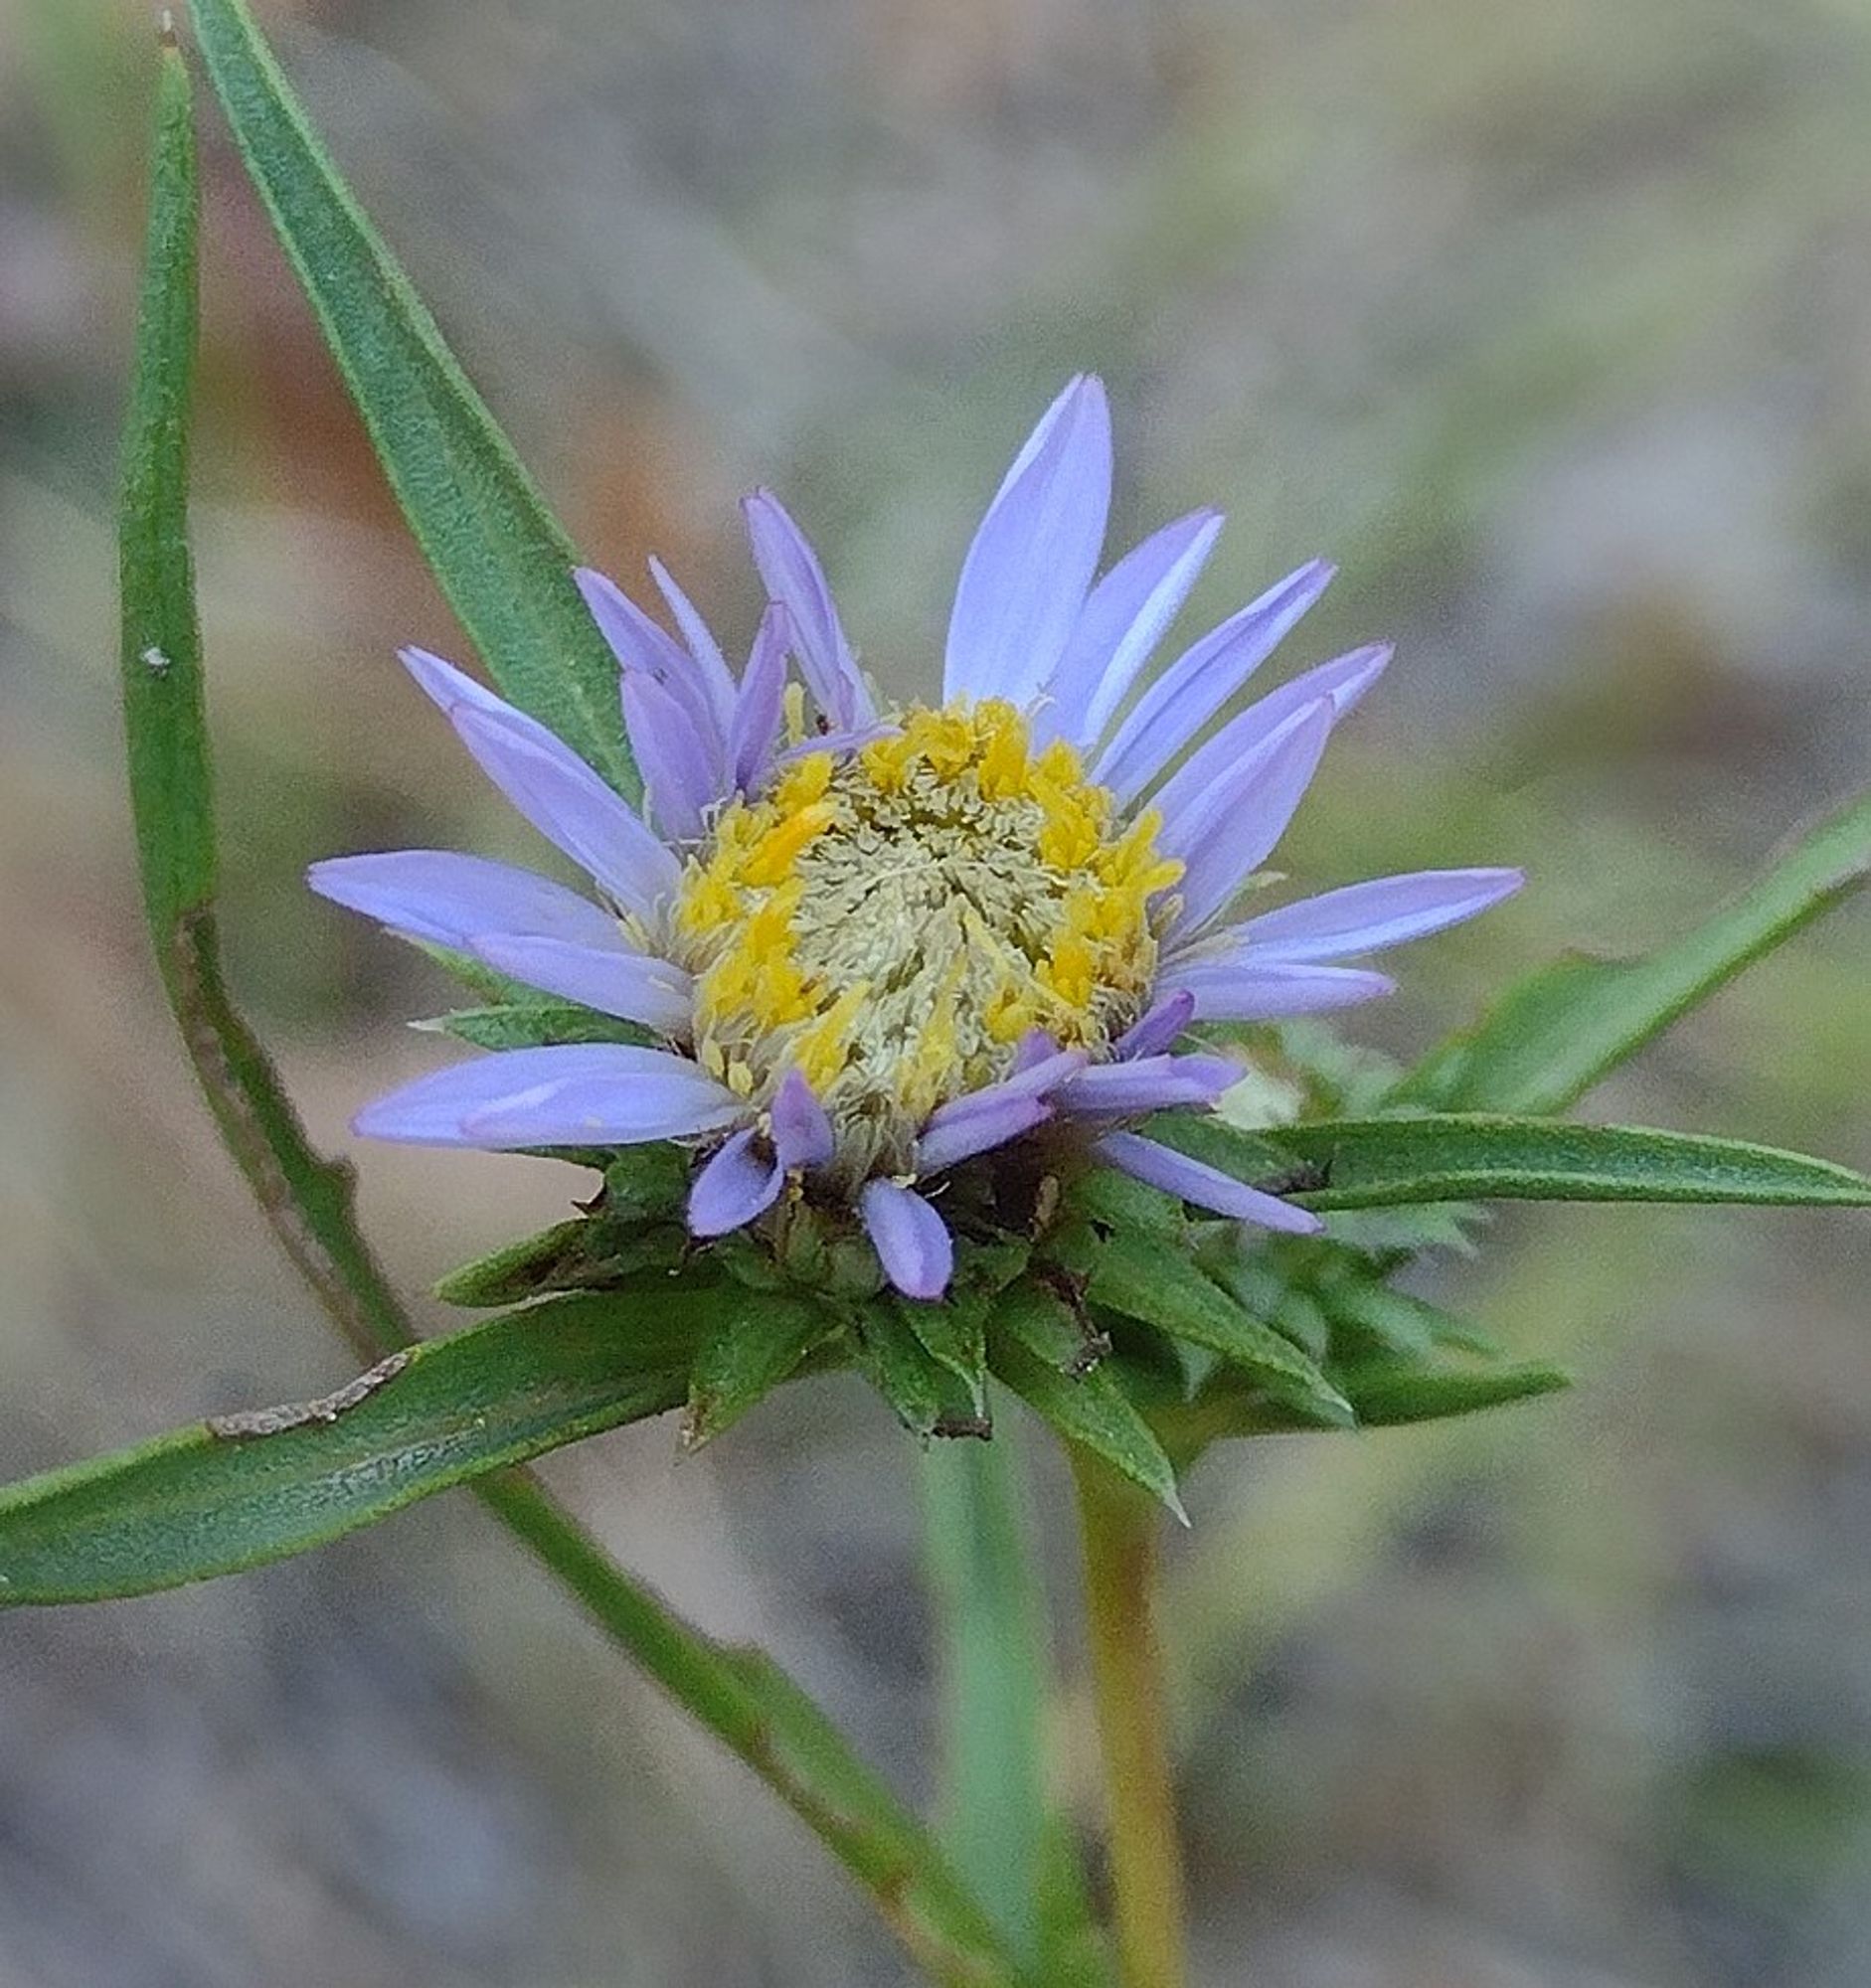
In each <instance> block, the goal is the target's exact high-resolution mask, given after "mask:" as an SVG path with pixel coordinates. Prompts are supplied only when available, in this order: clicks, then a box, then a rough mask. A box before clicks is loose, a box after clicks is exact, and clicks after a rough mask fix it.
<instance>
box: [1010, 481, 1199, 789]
mask: <svg viewBox="0 0 1871 1988" xmlns="http://www.w3.org/2000/svg"><path fill="white" fill-rule="evenodd" d="M1221 528H1222V518H1221V513H1220V512H1219V511H1191V512H1190V513H1189V515H1188V516H1187V517H1186V518H1178V519H1177V520H1176V521H1175V523H1174V524H1171V525H1165V526H1164V527H1163V529H1162V530H1161V531H1160V532H1156V533H1153V534H1152V535H1151V536H1150V537H1149V538H1147V539H1145V540H1144V541H1143V543H1142V544H1141V545H1139V546H1136V547H1133V548H1132V549H1131V551H1129V552H1127V553H1126V554H1125V555H1124V556H1123V558H1122V559H1120V560H1119V561H1118V562H1117V564H1116V565H1115V566H1114V567H1112V568H1111V570H1110V571H1109V572H1108V573H1107V574H1106V576H1105V578H1104V579H1103V580H1100V581H1099V582H1098V584H1097V585H1096V586H1095V587H1093V589H1092V591H1091V593H1090V594H1089V595H1088V596H1087V598H1086V603H1085V606H1084V608H1083V609H1082V610H1081V612H1080V615H1079V618H1078V620H1077V621H1075V622H1074V623H1073V627H1072V633H1071V635H1070V636H1069V637H1068V638H1067V641H1066V650H1065V654H1064V655H1062V656H1061V657H1060V659H1059V665H1058V667H1057V668H1056V669H1055V670H1054V671H1053V673H1052V676H1051V677H1050V678H1049V679H1048V681H1047V684H1046V688H1045V691H1044V693H1043V694H1042V696H1041V699H1040V701H1039V703H1038V704H1037V706H1036V707H1035V709H1034V713H1033V736H1034V738H1035V739H1036V740H1037V741H1038V742H1039V743H1040V744H1042V745H1044V744H1046V743H1048V742H1049V741H1051V740H1054V739H1065V740H1069V741H1070V742H1071V743H1072V744H1073V745H1078V746H1080V747H1082V748H1084V749H1086V750H1088V751H1089V750H1090V749H1091V748H1092V747H1093V746H1094V745H1097V743H1098V741H1099V740H1100V739H1101V738H1102V737H1103V736H1104V732H1105V728H1106V726H1107V725H1108V724H1109V723H1110V721H1111V718H1112V716H1113V715H1114V714H1115V712H1116V710H1117V707H1118V706H1119V705H1120V704H1121V703H1122V702H1123V700H1124V694H1125V692H1126V691H1128V690H1129V688H1130V686H1131V685H1132V684H1133V683H1134V682H1135V681H1136V678H1137V672H1138V671H1139V670H1141V669H1142V667H1143V665H1144V664H1145V663H1147V662H1148V661H1149V659H1150V655H1151V653H1152V651H1154V649H1155V647H1156V645H1157V643H1158V642H1159V641H1161V639H1162V636H1163V631H1164V630H1165V629H1166V628H1167V627H1168V626H1169V624H1170V622H1171V621H1173V620H1174V619H1175V617H1176V612H1177V610H1178V609H1179V608H1180V607H1181V606H1182V603H1183V601H1184V600H1186V599H1187V598H1188V595H1189V589H1190V588H1191V587H1192V586H1193V585H1194V584H1195V582H1196V580H1197V578H1198V577H1199V576H1200V574H1201V571H1202V568H1203V567H1204V566H1205V565H1206V564H1207V562H1208V556H1209V553H1210V552H1211V551H1212V550H1213V548H1214V544H1215V540H1216V537H1217V535H1218V534H1219V533H1220V531H1221Z"/></svg>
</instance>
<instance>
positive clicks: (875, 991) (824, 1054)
mask: <svg viewBox="0 0 1871 1988" xmlns="http://www.w3.org/2000/svg"><path fill="white" fill-rule="evenodd" d="M901 728H902V729H901V731H900V732H899V733H898V734H897V735H896V736H894V737H890V738H885V739H880V740H877V741H876V742H874V743H873V744H871V745H864V746H862V747H860V748H859V749H858V750H857V751H855V752H853V753H849V754H848V755H846V756H843V757H838V756H835V755H834V754H833V753H831V752H829V751H824V752H807V753H804V754H803V755H801V756H798V757H795V758H794V759H792V760H791V761H790V762H789V763H788V764H787V765H786V766H784V767H783V769H782V770H781V772H780V773H779V775H778V776H777V777H776V778H775V779H774V781H773V783H772V784H771V786H770V787H769V788H768V789H767V791H766V792H765V794H764V795H763V796H762V797H761V798H760V799H758V800H753V801H741V800H737V801H734V802H731V803H730V804H729V805H728V807H727V808H725V809H724V810H723V812H722V814H721V815H720V817H719V819H718V820H717V821H716V823H715V825H714V828H713V832H712V834H711V836H710V838H709V840H708V841H707V842H706V843H705V844H704V845H703V847H702V848H701V850H700V851H699V852H698V854H697V855H696V856H695V857H694V858H692V859H691V860H690V862H689V865H688V867H687V870H686V871H685V873H684V876H683V881H682V887H681V891H680V893H679V895H678V897H677V901H676V905H675V909H674V913H673V916H672V919H671V932H670V938H671V950H672V952H673V954H674V956H675V957H676V958H677V959H678V960H680V962H681V963H682V964H683V965H684V966H686V967H688V969H689V970H690V971H691V972H692V973H693V974H694V975H695V976H696V1008H695V1053H696V1055H697V1057H698V1058H699V1059H700V1061H701V1063H702V1065H703V1067H704V1068H705V1069H706V1070H708V1071H709V1072H710V1074H711V1075H713V1076H714V1077H717V1078H719V1079H720V1080H721V1081H722V1082H724V1083H726V1084H728V1085H729V1086H730V1087H731V1088H732V1089H734V1090H736V1091H738V1092H739V1093H740V1094H742V1095H743V1096H745V1097H748V1098H750V1099H751V1100H753V1101H754V1102H756V1103H762V1104H764V1103H765V1101H766V1100H767V1099H768V1098H769V1097H770V1096H771V1094H772V1091H773V1089H774V1087H775V1086H776V1085H777V1083H778V1081H779V1079H780V1077H783V1076H784V1075H785V1073H786V1071H787V1070H789V1069H792V1068H795V1067H796V1068H797V1069H798V1070H799V1071H800V1072H801V1073H802V1075H803V1076H804V1077H805V1078H806V1080H807V1081H808V1082H809V1083H810V1084H811V1086H812V1088H813V1089H814V1091H816V1092H817V1094H818V1096H819V1097H820V1099H821V1100H822V1101H823V1102H824V1104H825V1106H826V1109H827V1110H828V1111H829V1112H830V1114H831V1117H832V1121H833V1124H834V1125H835V1127H836V1128H837V1131H838V1139H839V1165H840V1167H841V1168H842V1169H843V1170H845V1171H848V1172H850V1173H852V1174H853V1175H856V1176H862V1175H864V1174H868V1173H871V1172H875V1171H878V1170H880V1169H883V1170H887V1171H898V1170H904V1169H906V1168H907V1167H908V1166H909V1164H910V1149H911V1146H912V1144H913V1142H914V1138H915V1134H916V1131H917V1129H918V1128H919V1127H920V1126H921V1124H922V1123H923V1121H924V1120H925V1119H926V1118H927V1117H928V1116H929V1114H930V1112H931V1111H932V1110H934V1109H935V1107H936V1106H937V1105H938V1104H941V1103H943V1102H945V1101H946V1100H947V1099H949V1098H952V1097H957V1096H960V1095H961V1094H962V1093H963V1092H965V1091H969V1090H973V1089H976V1088H978V1087H979V1086H980V1085H982V1084H985V1083H991V1082H993V1081H994V1080H995V1079H996V1078H998V1077H1003V1076H1005V1075H1006V1074H1007V1071H1008V1069H1009V1066H1010V1064H1011V1061H1012V1056H1013V1049H1014V1045H1015V1044H1016V1043H1017V1042H1018V1041H1019V1040H1020V1038H1021V1037H1022V1036H1023V1035H1025V1034H1026V1033H1027V1032H1028V1031H1029V1030H1031V1029H1033V1028H1036V1027H1037V1028H1041V1029H1044V1030H1045V1031H1046V1032H1047V1034H1048V1035H1050V1036H1051V1037H1053V1038H1054V1040H1055V1041H1057V1042H1058V1043H1059V1044H1060V1045H1061V1046H1062V1047H1083V1048H1085V1049H1086V1050H1088V1051H1090V1052H1091V1053H1092V1054H1093V1056H1094V1057H1096V1056H1098V1055H1100V1054H1101V1053H1103V1052H1105V1051H1106V1050H1107V1049H1108V1048H1109V1046H1110V1043H1111V1041H1112V1039H1113V1038H1114V1037H1115V1036H1116V1035H1118V1034H1120V1033H1121V1032H1122V1031H1123V1030H1124V1029H1125V1028H1127V1027H1128V1026H1129V1025H1130V1023H1131V1022H1133V1021H1134V1020H1135V1019H1136V1017H1137V1014H1138V1012H1139V1011H1140V1009H1141V1007H1142V1005H1143V1002H1144V1000H1145V999H1146V997H1147V995H1148V992H1149V987H1150V983H1151V980H1152V978H1153V976H1154V973H1155V968H1156V934H1155V924H1156V915H1155V914H1156V911H1157V909H1158V904H1159V903H1160V900H1159V894H1160V893H1162V892H1164V891H1166V890H1167V889H1168V888H1169V887H1170V886H1171V885H1173V884H1174V883H1175V882H1176V880H1177V879H1178V878H1179V877H1180V876H1181V874H1182V866H1181V865H1180V864H1179V863H1176V862H1173V861H1170V860H1167V859H1165V858H1164V857H1163V856H1161V855H1160V854H1159V853H1158V851H1157V848H1156V833H1157V829H1158V827H1159V825H1160V824H1159V822H1158V820H1157V817H1156V816H1155V815H1153V814H1144V815H1142V816H1140V817H1139V818H1138V819H1136V820H1134V821H1132V822H1129V823H1128V824H1117V823H1114V822H1113V820H1112V804H1111V797H1110V794H1109V793H1108V792H1107V791H1106V789H1105V788H1103V787H1100V786H1095V785H1093V784H1092V783H1091V781H1089V780H1088V779H1087V778H1086V775H1085V771H1084V768H1083V767H1082V766H1081V764H1080V761H1079V756H1078V754H1077V753H1076V752H1075V751H1074V750H1073V749H1072V747H1071V746H1069V745H1063V744H1056V745H1048V746H1046V747H1045V749H1044V750H1042V751H1039V752H1035V751H1034V750H1033V749H1032V745H1031V742H1030V740H1029V738H1028V734H1027V727H1026V722H1025V720H1024V719H1023V718H1022V717H1021V715H1020V714H1019V713H1018V712H1017V711H1016V710H1015V709H1014V708H1013V707H1012V706H1011V705H1009V704H1004V703H1001V702H999V701H989V702H985V703H981V704H977V705H973V706H967V707H963V706H953V707H949V708H948V709H945V710H941V711H930V710H926V709H922V708H917V709H914V710H911V711H909V712H907V713H905V714H904V716H903V718H902V720H901ZM1153 900H1155V901H1158V904H1153V902H1152V901H1153Z"/></svg>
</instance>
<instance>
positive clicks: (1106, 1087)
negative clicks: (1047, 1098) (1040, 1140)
mask: <svg viewBox="0 0 1871 1988" xmlns="http://www.w3.org/2000/svg"><path fill="white" fill-rule="evenodd" d="M1244 1075H1245V1073H1244V1072H1243V1070H1242V1068H1241V1066H1240V1065H1239V1064H1238V1063H1236V1062H1235V1061H1234V1060H1233V1059H1232V1058H1230V1057H1218V1056H1153V1057H1138V1058H1137V1059H1136V1060H1135V1061H1134V1062H1132V1063H1102V1064H1096V1065H1094V1066H1093V1068H1092V1069H1090V1070H1084V1071H1081V1072H1080V1073H1079V1074H1078V1075H1077V1076H1076V1077H1068V1078H1067V1079H1066V1080H1065V1082H1064V1083H1062V1084H1061V1085H1060V1086H1059V1087H1058V1089H1057V1090H1055V1091H1054V1092H1053V1098H1054V1101H1055V1102H1056V1103H1057V1104H1058V1106H1059V1108H1060V1109H1061V1110H1062V1111H1069V1112H1071V1113H1072V1114H1073V1115H1074V1116H1075V1117H1093V1116H1100V1115H1104V1114H1106V1113H1108V1114H1110V1115H1112V1116H1116V1117H1128V1116H1129V1115H1130V1114H1131V1113H1132V1112H1134V1111H1161V1110H1164V1109H1167V1108H1168V1107H1169V1106H1171V1105H1177V1104H1213V1103H1214V1102H1215V1100H1216V1098H1218V1097H1219V1096H1220V1095H1221V1094H1222V1092H1223V1091H1224V1090H1227V1089H1229V1088H1230V1087H1231V1086H1232V1085H1234V1084H1237V1083H1239V1082H1240V1081H1241V1078H1242V1077H1243V1076H1244Z"/></svg>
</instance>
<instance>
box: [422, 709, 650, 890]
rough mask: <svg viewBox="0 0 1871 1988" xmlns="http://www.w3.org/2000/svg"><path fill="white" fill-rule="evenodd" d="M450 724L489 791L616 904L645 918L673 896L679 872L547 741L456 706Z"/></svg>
mask: <svg viewBox="0 0 1871 1988" xmlns="http://www.w3.org/2000/svg"><path fill="white" fill-rule="evenodd" d="M449 716H450V719H451V721H452V723H453V725H454V729H455V731H456V732H457V733H458V734H459V735H460V739H461V743H462V744H463V745H465V746H466V747H467V748H468V750H469V751H470V752H471V753H473V755H474V757H475V758H476V759H477V760H478V761H479V762H480V766H481V770H482V771H483V772H484V773H486V775H487V776H488V778H489V779H490V780H492V781H493V783H494V785H495V786H497V787H498V788H499V789H500V791H501V792H502V793H503V794H505V795H506V797H507V798H508V800H510V801H511V802H512V803H513V805H514V806H515V807H516V808H518V809H519V811H520V812H521V813H522V814H523V815H525V817H526V818H527V820H528V821H530V822H531V823H532V824H533V826H534V827H535V828H536V829H538V830H539V832H540V833H541V834H542V835H543V836H545V838H546V839H547V841H549V842H551V843H554V844H556V845H557V847H559V848H560V849H563V850H564V851H565V853H566V854H567V855H568V856H569V857H571V858H572V860H573V862H575V863H576V864H578V865H579V866H580V868H581V869H583V870H584V871H585V872H586V873H587V874H588V875H589V876H591V877H593V878H595V880H596V882H597V883H598V884H599V885H601V886H602V888H603V889H604V890H605V891H606V892H607V893H608V894H609V896H610V897H611V898H612V900H613V901H614V902H615V903H616V904H618V905H619V906H621V907H622V908H623V909H624V910H625V911H634V912H635V913H636V914H637V916H639V917H644V918H648V917H653V916H654V915H655V913H656V909H657V907H658V905H660V904H663V903H666V902H667V901H668V900H670V899H671V898H673V897H674V896H675V892H676V886H677V884H678V882H679V881H680V879H681V875H682V872H681V867H680V866H679V865H678V864H677V862H676V859H675V858H674V856H672V855H671V854H670V853H669V851H668V850H667V849H665V848H664V847H663V845H662V843H661V842H660V841H658V840H657V838H656V837H655V836H654V835H652V834H651V833H650V831H649V830H648V829H647V828H645V827H644V825H643V821H642V818H641V817H640V816H639V815H638V814H637V813H636V812H635V810H634V809H633V808H631V807H630V806H629V805H628V804H627V803H626V802H625V801H624V799H623V797H622V796H621V795H620V794H618V793H616V792H614V791H613V790H612V789H611V788H609V787H607V786H606V785H605V784H604V782H603V781H602V780H600V779H599V778H598V777H597V775H596V774H595V773H594V772H593V771H592V769H591V768H590V767H589V766H588V765H587V764H586V763H585V761H584V760H583V759H581V758H579V757H578V756H577V755H576V754H575V753H574V752H572V751H571V750H570V749H569V748H568V747H566V746H564V745H560V743H559V742H558V740H556V739H555V738H553V736H552V734H551V733H549V732H546V731H545V730H544V729H543V728H541V727H538V726H535V725H533V724H531V723H530V721H527V720H524V719H517V714H509V713H500V712H492V711H485V710H482V709H480V708H478V707H476V706H472V705H466V704H461V705H456V707H455V708H454V710H453V711H452V712H451V713H450V714H449ZM516 719H517V722H516Z"/></svg>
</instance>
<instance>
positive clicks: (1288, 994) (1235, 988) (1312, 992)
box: [1159, 948, 1397, 1022]
mask: <svg viewBox="0 0 1871 1988" xmlns="http://www.w3.org/2000/svg"><path fill="white" fill-rule="evenodd" d="M1159 984H1160V985H1163V986H1166V987H1174V988H1176V989H1178V990H1179V991H1180V992H1181V993H1182V994H1183V995H1184V996H1185V997H1186V998H1187V999H1188V1000H1189V1002H1190V1003H1191V1005H1192V1007H1193V1010H1194V1014H1195V1019H1196V1020H1197V1021H1198V1022H1271V1021H1275V1020H1277V1019H1278V1018H1280V1017H1281V1016H1285V1015H1322V1014H1324V1013H1326V1012H1327V1011H1328V1010H1330V1009H1334V1008H1349V1007H1352V1006H1353V1005H1354V1004H1356V1003H1357V1002H1359V1001H1374V1000H1377V999H1378V998H1379V997H1381V996H1382V995H1385V994H1392V993H1395V992H1396V989H1397V983H1396V982H1395V981H1394V980H1392V979H1391V978H1389V976H1388V975H1386V974H1382V973H1368V972H1365V971H1363V970H1362V969H1361V968H1358V967H1352V966H1298V965H1289V964H1285V963H1283V962H1275V963H1272V964H1263V963H1262V962H1261V959H1260V956H1259V955H1258V953H1254V952H1253V950H1252V948H1249V949H1247V951H1246V952H1244V953H1233V954H1227V953H1224V954H1217V955H1202V954H1189V955H1186V956H1184V957H1183V958H1181V959H1177V960H1173V961H1171V962H1170V963H1169V964H1168V965H1167V966H1165V967H1164V968H1163V970H1162V973H1161V976H1160V980H1159Z"/></svg>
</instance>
